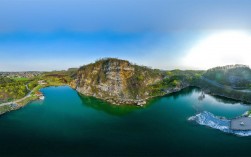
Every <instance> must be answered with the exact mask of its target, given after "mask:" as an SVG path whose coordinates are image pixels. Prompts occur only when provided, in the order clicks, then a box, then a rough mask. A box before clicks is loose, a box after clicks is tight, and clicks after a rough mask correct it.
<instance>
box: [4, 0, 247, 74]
mask: <svg viewBox="0 0 251 157" xmlns="http://www.w3.org/2000/svg"><path fill="white" fill-rule="evenodd" d="M250 8H251V2H250V1H248V0H239V1H229V0H221V1H218V0H204V1H198V0H176V1H174V0H154V1H153V0H136V1H135V0H134V1H133V0H104V1H102V0H92V1H89V0H82V1H80V0H71V1H70V0H61V1H57V0H50V1H49V0H36V1H31V0H0V21H1V25H0V71H51V70H65V69H68V68H71V67H79V66H82V65H85V64H88V63H91V62H94V61H95V60H97V59H99V58H105V57H115V58H120V59H126V60H129V61H130V62H132V63H136V64H139V65H145V66H150V67H153V68H159V69H166V70H171V69H177V68H179V69H207V68H211V67H212V66H214V65H224V64H248V63H249V59H247V58H251V57H250V55H249V51H247V50H249V49H250V50H251V48H250V47H249V46H248V45H251V40H249V36H251V35H250V28H251V21H250V20H249V19H250V16H251V10H250ZM224 32H237V33H228V34H225V36H223V37H222V34H224ZM217 34H219V35H217ZM232 35H233V36H232ZM213 37H214V39H218V38H221V39H222V40H219V42H218V43H215V42H212V41H210V40H209V39H211V38H213ZM225 37H230V38H235V40H231V41H229V40H228V39H227V38H225ZM235 43H238V45H237V44H236V45H235ZM205 44H207V45H205ZM218 44H222V45H224V46H225V47H224V48H223V47H219V49H220V50H221V51H218ZM210 45H212V46H210ZM227 46H229V48H226V47H227ZM209 50H212V51H214V52H213V55H211V53H212V52H211V51H209ZM232 50H233V51H232ZM201 51H203V52H201ZM226 51H228V52H226ZM215 55H219V57H217V58H215V57H214V56H215ZM226 55H229V57H228V58H226V57H225V56H226ZM203 58H208V59H212V60H213V61H212V62H213V63H210V62H208V63H205V62H206V60H204V59H203ZM216 60H217V61H216ZM187 62H192V64H188V63H187ZM250 63H251V62H250ZM202 64H203V65H202Z"/></svg>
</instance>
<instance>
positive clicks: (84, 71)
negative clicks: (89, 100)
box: [71, 58, 164, 105]
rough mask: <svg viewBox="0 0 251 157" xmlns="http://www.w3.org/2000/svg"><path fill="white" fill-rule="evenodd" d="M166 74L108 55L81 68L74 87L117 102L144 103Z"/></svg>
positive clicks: (79, 90) (85, 92)
mask: <svg viewBox="0 0 251 157" xmlns="http://www.w3.org/2000/svg"><path fill="white" fill-rule="evenodd" d="M163 77H164V76H163V73H162V72H161V71H160V70H153V69H150V68H148V67H144V66H138V65H134V64H131V63H130V62H128V61H125V60H119V59H114V58H108V59H101V60H98V61H97V62H95V63H92V64H89V65H85V66H83V67H81V68H80V69H79V70H78V72H77V76H76V79H75V80H74V81H73V82H72V83H71V86H72V87H74V88H75V89H76V90H77V91H78V92H80V93H82V94H84V95H88V96H94V97H97V98H101V99H104V100H106V101H108V102H110V103H113V104H137V105H143V104H145V103H146V100H147V99H148V98H149V97H151V96H150V92H151V91H150V89H149V88H148V87H149V86H150V85H152V84H155V83H157V82H159V81H161V80H162V79H163Z"/></svg>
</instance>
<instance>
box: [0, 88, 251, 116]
mask: <svg viewBox="0 0 251 157" xmlns="http://www.w3.org/2000/svg"><path fill="white" fill-rule="evenodd" d="M53 86H54V87H59V86H68V87H70V88H72V89H73V90H75V91H76V92H78V93H80V94H82V95H85V96H91V97H94V98H96V99H100V100H103V101H106V102H108V103H110V104H112V105H117V106H119V105H135V106H139V107H144V106H145V105H146V104H147V103H148V101H149V100H150V99H153V98H157V97H163V96H165V95H169V94H173V93H177V92H180V91H181V90H183V89H186V88H189V87H194V88H199V89H201V90H203V88H202V87H199V86H195V85H186V86H184V87H179V88H171V89H166V90H165V91H164V93H163V94H161V95H156V96H149V97H147V98H145V99H140V100H136V99H116V98H115V99H114V98H102V97H97V96H95V95H86V94H83V93H81V92H79V91H78V90H77V89H76V88H73V87H72V86H71V85H69V84H61V85H45V86H40V87H38V86H37V87H35V88H34V89H36V88H37V89H36V90H37V91H39V90H40V89H43V88H46V87H53ZM34 89H33V90H34ZM33 90H32V91H31V92H29V94H30V95H27V96H25V97H24V98H21V99H19V100H16V101H12V102H6V103H2V104H0V115H2V114H4V113H7V112H10V111H13V110H18V109H20V108H22V107H24V106H26V105H27V104H29V103H30V102H32V101H35V100H38V99H39V96H34V95H33V96H31V93H33V92H35V91H33ZM207 94H209V95H211V96H219V97H223V98H227V99H232V100H235V101H239V102H242V103H249V102H245V101H242V100H240V99H236V98H231V97H228V96H225V95H222V94H216V93H212V92H211V91H209V92H207ZM29 98H31V99H30V100H29ZM27 99H28V100H27ZM23 101H24V102H23ZM20 102H21V103H20ZM3 104H6V105H3ZM2 108H5V110H4V111H1V110H2Z"/></svg>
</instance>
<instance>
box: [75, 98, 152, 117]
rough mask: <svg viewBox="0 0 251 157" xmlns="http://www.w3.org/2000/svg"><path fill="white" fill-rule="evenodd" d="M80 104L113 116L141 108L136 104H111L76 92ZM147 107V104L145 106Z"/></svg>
mask: <svg viewBox="0 0 251 157" xmlns="http://www.w3.org/2000/svg"><path fill="white" fill-rule="evenodd" d="M78 95H79V97H80V99H81V101H82V104H83V105H85V106H87V107H90V108H93V109H95V110H98V111H103V112H105V113H108V114H110V115H115V116H124V115H127V114H129V113H131V112H133V111H135V110H139V109H142V107H139V106H136V105H120V106H119V105H113V104H110V103H108V102H105V101H103V100H100V99H97V98H94V97H90V96H84V95H82V94H78ZM145 107H147V106H145ZM145 107H143V108H145Z"/></svg>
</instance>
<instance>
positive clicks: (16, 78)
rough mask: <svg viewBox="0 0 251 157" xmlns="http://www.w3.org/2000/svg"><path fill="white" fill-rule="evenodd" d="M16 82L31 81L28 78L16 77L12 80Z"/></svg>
mask: <svg viewBox="0 0 251 157" xmlns="http://www.w3.org/2000/svg"><path fill="white" fill-rule="evenodd" d="M12 79H13V80H14V81H29V80H30V79H29V78H26V77H14V78H12Z"/></svg>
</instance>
